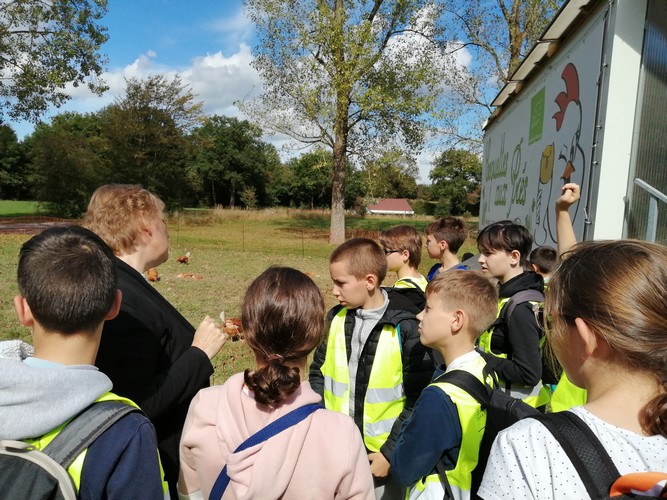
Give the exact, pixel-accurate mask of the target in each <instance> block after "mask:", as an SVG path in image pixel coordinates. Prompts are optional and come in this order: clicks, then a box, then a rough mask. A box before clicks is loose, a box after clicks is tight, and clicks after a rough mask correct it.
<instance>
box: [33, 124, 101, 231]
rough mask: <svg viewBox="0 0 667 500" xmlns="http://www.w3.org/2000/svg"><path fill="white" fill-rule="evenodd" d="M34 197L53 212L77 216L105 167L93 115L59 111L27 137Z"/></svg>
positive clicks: (98, 182) (64, 215)
mask: <svg viewBox="0 0 667 500" xmlns="http://www.w3.org/2000/svg"><path fill="white" fill-rule="evenodd" d="M28 144H29V146H30V153H31V162H32V171H33V177H32V183H33V185H34V194H35V198H36V199H37V200H38V201H40V202H42V203H43V204H44V205H45V206H46V207H47V209H48V210H49V211H50V212H52V213H53V214H55V215H59V216H62V217H73V218H77V217H80V216H81V214H83V212H85V209H86V207H87V205H88V200H89V199H90V195H91V194H92V193H93V191H94V190H95V189H96V188H97V187H98V186H99V185H100V184H102V183H103V180H104V179H105V177H106V175H107V172H108V170H109V162H108V160H107V159H106V158H105V151H106V149H107V147H106V142H105V140H104V138H103V137H101V136H100V120H99V118H98V116H97V115H93V114H87V115H82V114H78V113H63V114H60V115H58V116H56V117H55V118H54V119H53V121H52V122H51V124H49V125H47V124H39V125H38V126H37V128H36V129H35V132H34V133H33V134H32V136H31V137H30V138H29V140H28Z"/></svg>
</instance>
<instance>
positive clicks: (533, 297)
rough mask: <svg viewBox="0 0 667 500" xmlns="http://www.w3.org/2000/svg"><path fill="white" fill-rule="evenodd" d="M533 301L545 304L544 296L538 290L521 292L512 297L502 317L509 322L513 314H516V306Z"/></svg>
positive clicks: (504, 308)
mask: <svg viewBox="0 0 667 500" xmlns="http://www.w3.org/2000/svg"><path fill="white" fill-rule="evenodd" d="M531 301H534V302H544V294H543V293H542V292H540V291H538V290H521V291H520V292H517V293H515V294H514V295H512V296H511V297H510V299H509V300H508V301H507V304H505V307H503V310H502V311H501V313H500V316H502V317H503V318H504V319H505V321H507V322H509V320H510V316H512V312H514V309H516V306H518V305H519V304H523V303H524V302H531Z"/></svg>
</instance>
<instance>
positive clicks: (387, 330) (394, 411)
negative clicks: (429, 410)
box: [320, 308, 405, 452]
mask: <svg viewBox="0 0 667 500" xmlns="http://www.w3.org/2000/svg"><path fill="white" fill-rule="evenodd" d="M346 316H347V309H346V308H342V309H341V310H340V311H339V312H338V314H336V316H334V318H333V319H332V321H331V326H330V328H329V338H328V340H327V351H326V356H325V359H324V363H322V368H321V369H320V370H321V372H322V376H323V378H324V406H325V407H326V408H327V409H329V410H334V411H338V412H341V413H345V414H346V415H349V414H350V372H349V367H348V361H347V349H346V346H345V317H346ZM404 406H405V394H404V390H403V360H402V357H401V341H400V338H399V334H398V331H397V329H396V328H395V327H393V326H391V325H385V326H384V327H383V328H382V331H381V332H380V335H379V339H378V345H377V350H376V352H375V358H374V360H373V366H372V367H371V372H370V376H369V379H368V387H367V389H366V397H365V399H364V414H363V434H364V444H365V445H366V448H368V449H369V450H370V451H372V452H376V451H379V450H380V447H381V446H382V445H383V444H384V443H385V441H386V440H387V438H388V437H389V433H390V432H391V428H392V427H393V425H394V422H395V421H396V419H397V418H398V416H399V415H400V414H401V411H403V407H404Z"/></svg>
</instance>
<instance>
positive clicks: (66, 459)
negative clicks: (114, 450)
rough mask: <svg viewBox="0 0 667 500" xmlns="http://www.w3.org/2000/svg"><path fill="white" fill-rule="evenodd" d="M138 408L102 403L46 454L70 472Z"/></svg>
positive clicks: (87, 411) (65, 431) (70, 427)
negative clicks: (85, 454) (82, 454)
mask: <svg viewBox="0 0 667 500" xmlns="http://www.w3.org/2000/svg"><path fill="white" fill-rule="evenodd" d="M134 411H140V410H139V409H138V408H135V407H134V406H131V405H129V404H127V403H122V402H120V401H100V402H96V403H93V404H92V405H90V406H89V407H88V408H86V409H85V410H83V411H82V412H81V413H79V414H78V415H77V416H76V417H74V418H73V419H72V420H71V421H70V422H69V423H68V424H67V425H66V426H65V427H64V428H63V429H62V430H61V431H60V432H59V433H58V435H57V436H56V437H55V438H53V440H52V441H51V442H50V443H49V444H48V445H47V446H45V447H44V449H43V450H42V452H44V453H46V454H47V455H49V456H50V457H51V458H53V459H54V460H55V461H56V462H58V463H59V464H60V465H62V466H63V467H64V468H65V469H67V468H68V467H69V466H70V465H72V462H74V460H75V459H76V457H78V456H79V455H80V454H81V452H83V450H85V449H86V448H88V447H89V446H90V445H91V444H93V442H94V441H95V440H96V439H97V438H98V437H100V436H101V435H102V433H103V432H104V431H106V430H107V429H108V428H109V427H111V426H112V425H113V424H115V423H116V422H117V421H118V420H120V419H121V418H123V417H124V416H125V415H127V414H128V413H131V412H134Z"/></svg>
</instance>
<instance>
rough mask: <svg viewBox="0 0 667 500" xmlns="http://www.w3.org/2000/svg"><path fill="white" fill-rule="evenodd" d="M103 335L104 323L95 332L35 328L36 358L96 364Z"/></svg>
mask: <svg viewBox="0 0 667 500" xmlns="http://www.w3.org/2000/svg"><path fill="white" fill-rule="evenodd" d="M101 336H102V325H100V327H99V329H97V330H96V331H95V332H78V333H67V334H62V333H56V332H44V331H43V330H42V329H41V328H38V327H37V326H35V328H33V334H32V338H33V345H34V348H35V352H34V354H33V356H34V357H35V358H39V359H44V360H46V361H53V362H55V363H60V364H63V365H68V366H69V365H94V364H95V358H96V357H97V351H98V349H99V346H100V339H101Z"/></svg>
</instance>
